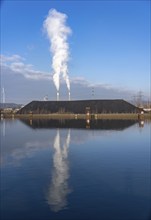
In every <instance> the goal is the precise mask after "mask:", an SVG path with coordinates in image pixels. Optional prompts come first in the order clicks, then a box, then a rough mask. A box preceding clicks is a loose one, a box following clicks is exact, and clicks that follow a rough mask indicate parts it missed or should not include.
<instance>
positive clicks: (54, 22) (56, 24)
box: [43, 9, 71, 94]
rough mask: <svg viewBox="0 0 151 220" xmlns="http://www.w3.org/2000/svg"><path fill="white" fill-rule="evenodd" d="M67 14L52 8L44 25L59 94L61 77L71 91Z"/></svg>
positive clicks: (69, 31)
mask: <svg viewBox="0 0 151 220" xmlns="http://www.w3.org/2000/svg"><path fill="white" fill-rule="evenodd" d="M66 20H67V15H66V14H63V13H60V12H58V11H57V10H55V9H51V10H50V11H49V13H48V16H47V18H46V19H45V21H44V24H43V27H44V30H45V31H46V33H47V36H48V39H49V41H50V44H51V47H50V51H51V53H52V55H53V57H52V69H53V81H54V84H55V86H56V89H57V93H58V94H59V88H60V77H61V75H62V76H63V78H64V80H65V81H66V85H67V88H68V91H69V92H70V81H69V76H68V60H69V44H68V42H67V38H68V35H69V34H71V29H70V27H68V26H67V25H66Z"/></svg>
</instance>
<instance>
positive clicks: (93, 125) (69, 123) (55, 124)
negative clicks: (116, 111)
mask: <svg viewBox="0 0 151 220" xmlns="http://www.w3.org/2000/svg"><path fill="white" fill-rule="evenodd" d="M20 120H21V121H22V122H23V123H25V124H27V125H28V126H30V127H31V128H33V129H36V128H77V129H78V128H80V129H85V128H86V127H87V122H86V120H83V119H81V120H75V119H70V120H63V121H61V120H56V119H33V120H32V123H31V122H30V121H29V120H28V119H20ZM135 123H137V121H136V120H90V122H89V129H99V130H123V129H125V128H128V127H130V126H132V125H134V124H135Z"/></svg>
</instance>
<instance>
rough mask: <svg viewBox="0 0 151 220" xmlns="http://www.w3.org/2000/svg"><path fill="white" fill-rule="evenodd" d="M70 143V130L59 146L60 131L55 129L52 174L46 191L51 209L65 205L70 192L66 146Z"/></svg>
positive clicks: (57, 208) (55, 209) (58, 209)
mask: <svg viewBox="0 0 151 220" xmlns="http://www.w3.org/2000/svg"><path fill="white" fill-rule="evenodd" d="M69 144H70V130H69V131H68V134H67V138H66V142H65V143H64V145H63V148H61V146H60V133H59V130H58V131H57V134H56V137H55V140H54V149H55V153H54V156H53V166H54V167H53V174H52V181H51V185H50V188H49V192H48V197H47V199H48V204H49V205H50V208H51V210H52V211H55V212H57V211H60V210H62V209H63V208H65V207H66V205H67V195H68V194H69V193H70V189H69V186H68V182H67V181H68V179H69V165H68V148H69Z"/></svg>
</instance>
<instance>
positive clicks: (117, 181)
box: [0, 119, 151, 220]
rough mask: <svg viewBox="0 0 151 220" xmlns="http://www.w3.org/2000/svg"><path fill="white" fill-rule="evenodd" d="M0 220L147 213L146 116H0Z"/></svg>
mask: <svg viewBox="0 0 151 220" xmlns="http://www.w3.org/2000/svg"><path fill="white" fill-rule="evenodd" d="M0 126H1V160H0V162H1V163H0V164H1V179H0V181H1V220H27V219H28V220H50V219H52V220H56V219H58V220H93V219H94V220H149V219H151V211H150V210H151V209H150V208H151V167H150V165H151V160H150V159H151V158H150V156H151V155H150V143H151V136H150V131H151V124H150V123H148V122H145V123H144V122H139V123H138V122H137V121H133V120H94V121H93V120H92V121H89V120H87V121H85V120H59V121H58V120H46V119H45V120H42V119H41V120H6V119H3V120H1V121H0Z"/></svg>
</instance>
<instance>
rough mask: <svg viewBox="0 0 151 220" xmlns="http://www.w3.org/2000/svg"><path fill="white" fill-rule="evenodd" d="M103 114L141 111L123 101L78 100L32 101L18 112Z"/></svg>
mask: <svg viewBox="0 0 151 220" xmlns="http://www.w3.org/2000/svg"><path fill="white" fill-rule="evenodd" d="M87 112H89V113H90V114H101V113H136V112H139V109H138V108H137V107H136V106H134V105H132V104H130V103H128V102H126V101H124V100H121V99H116V100H76V101H32V102H30V103H29V104H27V105H26V106H24V107H23V108H22V109H20V110H19V111H18V114H29V113H33V114H51V113H58V114H63V113H74V114H86V113H87Z"/></svg>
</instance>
